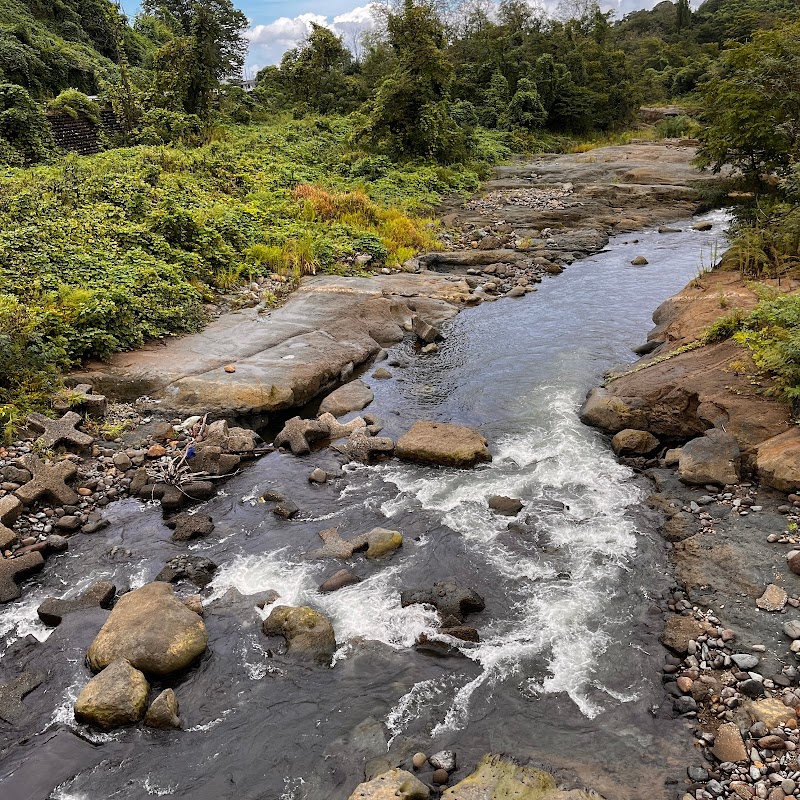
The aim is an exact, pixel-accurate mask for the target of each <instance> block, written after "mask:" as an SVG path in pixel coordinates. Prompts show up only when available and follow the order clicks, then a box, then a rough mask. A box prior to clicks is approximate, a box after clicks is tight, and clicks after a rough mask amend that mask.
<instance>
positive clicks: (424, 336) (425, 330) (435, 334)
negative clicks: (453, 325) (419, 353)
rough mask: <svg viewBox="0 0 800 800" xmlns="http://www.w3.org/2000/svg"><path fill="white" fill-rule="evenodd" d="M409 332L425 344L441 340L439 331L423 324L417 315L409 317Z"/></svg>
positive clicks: (427, 324) (423, 321)
mask: <svg viewBox="0 0 800 800" xmlns="http://www.w3.org/2000/svg"><path fill="white" fill-rule="evenodd" d="M411 330H413V331H414V335H415V336H416V337H417V338H418V339H419V340H420V341H421V342H424V343H425V344H433V342H435V341H436V340H437V339H441V338H442V334H441V331H439V329H438V328H436V327H434V326H433V325H430V324H429V323H427V322H425V320H424V319H422V318H421V317H420V316H419V315H418V314H414V316H413V317H411Z"/></svg>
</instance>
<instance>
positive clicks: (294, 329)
mask: <svg viewBox="0 0 800 800" xmlns="http://www.w3.org/2000/svg"><path fill="white" fill-rule="evenodd" d="M693 156H694V150H693V149H692V148H690V147H680V146H677V145H666V144H661V145H653V144H641V145H627V146H621V147H607V148H600V149H597V150H593V151H591V152H589V153H583V154H576V155H562V156H553V157H542V158H538V159H536V160H534V161H533V162H531V163H525V164H516V165H513V166H509V167H502V168H500V169H499V170H498V177H497V178H496V179H495V180H493V181H490V182H488V183H487V184H486V186H485V187H484V189H483V191H482V193H481V194H480V195H479V196H478V197H475V198H472V199H471V200H470V201H468V202H466V203H464V202H463V201H453V202H451V203H450V204H449V205H448V206H446V207H445V208H443V209H442V213H443V219H444V222H445V225H446V226H447V233H445V234H444V235H443V240H444V242H445V244H447V245H448V249H447V250H446V251H443V252H440V253H430V254H425V255H423V256H421V257H419V258H418V259H411V260H410V261H409V262H407V263H406V264H404V265H403V267H402V269H395V270H388V269H384V270H382V271H381V273H378V274H375V275H373V276H372V277H368V278H337V277H327V276H317V277H310V278H306V279H304V281H303V283H302V285H301V287H300V289H299V290H298V291H296V292H295V293H294V294H293V295H291V296H290V298H289V300H288V301H287V302H286V304H285V305H283V306H282V307H280V308H278V309H275V310H269V309H268V308H266V307H264V306H263V305H260V306H257V307H255V308H250V309H242V310H239V311H236V312H232V313H226V314H223V315H222V316H221V317H219V318H218V319H216V320H215V321H214V322H212V323H211V324H210V325H209V326H208V327H207V328H206V329H205V330H204V331H202V332H201V333H199V334H195V335H191V336H186V337H182V338H178V339H172V340H169V341H165V342H158V343H154V344H152V345H150V346H148V347H146V348H144V349H142V350H138V351H135V352H132V353H123V354H119V355H116V356H114V357H112V359H111V360H110V361H109V362H108V363H91V364H88V365H86V367H85V368H84V369H83V370H81V371H80V372H79V373H77V374H75V375H74V376H73V381H74V382H76V383H89V384H91V385H93V386H94V387H95V389H96V391H99V392H103V393H105V394H108V395H109V396H111V397H113V398H115V399H123V400H131V399H134V398H137V397H140V396H142V395H147V396H149V397H150V398H152V399H154V400H157V401H159V407H160V408H161V409H162V410H163V411H164V412H171V411H175V412H180V413H186V414H195V413H206V412H211V413H212V414H216V415H218V416H226V417H232V416H236V417H247V416H252V415H269V414H272V413H276V412H278V413H280V412H283V411H285V410H286V409H289V408H297V407H300V406H302V405H304V404H306V403H307V402H309V401H310V400H312V399H313V398H315V397H317V396H319V395H320V394H322V393H324V392H325V391H328V390H330V389H331V388H332V387H334V386H335V385H337V384H338V383H340V382H342V381H345V380H347V379H348V377H349V376H350V375H351V374H352V372H353V370H354V369H358V367H359V365H362V364H365V363H367V362H368V361H369V360H370V359H372V358H373V357H374V356H375V354H376V353H378V352H379V351H380V350H381V348H382V347H385V346H386V345H388V344H391V343H393V342H397V341H399V340H400V339H402V337H403V335H404V333H405V332H406V331H408V330H410V329H411V327H412V324H413V323H412V317H413V316H414V315H418V316H420V317H422V318H423V319H424V321H425V322H429V323H432V324H434V325H437V324H439V323H441V322H442V321H443V320H445V319H448V318H450V317H452V316H453V315H454V314H455V313H457V311H458V310H459V309H461V308H463V307H465V306H467V305H474V304H478V303H481V302H484V301H489V300H493V299H497V298H498V297H502V296H505V295H510V296H511V297H514V298H519V297H523V296H524V295H525V294H526V293H529V292H531V291H534V290H535V289H536V285H537V284H538V283H539V282H541V280H542V279H543V277H547V276H551V275H557V274H559V273H560V272H561V271H563V269H564V268H565V267H567V266H568V265H569V264H570V263H572V262H573V261H574V260H575V259H578V258H582V257H585V256H586V255H588V254H590V253H594V252H598V251H600V250H602V248H603V247H605V245H606V244H607V242H608V237H609V235H611V234H614V233H620V232H625V231H635V230H638V229H640V228H642V227H644V226H647V225H657V224H662V223H667V222H670V221H672V220H675V219H679V218H682V217H687V216H689V215H691V214H693V213H695V211H696V210H697V209H698V207H699V205H700V194H699V188H698V187H700V186H701V185H702V184H706V183H709V182H710V181H713V180H714V178H712V177H709V176H705V175H702V174H700V173H698V172H697V171H696V170H694V169H693V168H692V167H691V160H692V158H693ZM382 273H389V274H382ZM226 367H227V368H228V370H227V371H226Z"/></svg>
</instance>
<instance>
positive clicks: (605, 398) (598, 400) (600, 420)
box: [580, 389, 647, 433]
mask: <svg viewBox="0 0 800 800" xmlns="http://www.w3.org/2000/svg"><path fill="white" fill-rule="evenodd" d="M580 419H581V422H583V424H584V425H591V426H592V427H594V428H600V430H602V431H606V432H607V433H619V432H620V431H624V430H628V429H633V430H641V429H642V428H646V427H647V417H646V416H645V414H644V412H643V411H640V410H639V409H634V408H632V407H631V406H630V405H628V403H626V402H625V400H623V399H622V398H620V397H615V396H614V395H612V394H610V393H609V392H608V391H607V390H606V389H594V390H593V391H592V392H590V394H589V396H588V397H587V398H586V401H585V402H584V404H583V406H582V407H581V410H580Z"/></svg>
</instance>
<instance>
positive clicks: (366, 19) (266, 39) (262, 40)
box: [122, 0, 697, 73]
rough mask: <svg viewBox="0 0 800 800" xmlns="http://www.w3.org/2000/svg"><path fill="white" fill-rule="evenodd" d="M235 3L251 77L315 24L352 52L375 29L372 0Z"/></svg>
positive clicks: (619, 2) (624, 6)
mask: <svg viewBox="0 0 800 800" xmlns="http://www.w3.org/2000/svg"><path fill="white" fill-rule="evenodd" d="M658 1H659V0H600V5H601V6H602V7H603V8H604V9H606V10H610V9H612V8H613V9H614V10H615V11H616V12H617V14H618V15H624V14H627V13H629V12H631V11H635V10H636V9H639V8H652V7H653V6H654V5H656V3H657V2H658ZM234 3H235V4H236V5H237V6H238V7H239V8H240V9H241V10H242V11H244V13H245V14H247V17H248V19H249V20H250V23H251V27H250V30H249V31H248V34H247V35H248V39H249V40H250V52H249V54H248V58H247V69H248V71H249V72H251V73H253V72H255V71H257V70H258V69H260V68H261V67H263V66H266V65H267V64H277V63H278V62H279V61H280V59H281V56H282V55H283V54H284V53H285V52H286V51H287V50H288V49H290V48H291V47H294V46H295V45H296V44H297V43H298V42H299V41H301V40H302V39H303V37H304V36H305V35H306V34H307V33H308V31H309V29H310V23H311V22H312V21H313V22H317V23H319V24H321V25H326V26H327V27H329V28H331V30H333V31H334V32H335V33H337V34H339V35H340V36H342V38H343V39H344V42H345V44H346V45H348V46H349V47H351V49H352V48H356V47H357V46H358V40H359V36H360V34H361V33H362V32H363V31H364V30H368V29H369V28H370V27H372V25H373V16H372V13H371V10H370V7H369V3H370V0H287V1H286V2H278V0H238V2H237V0H234ZM139 4H140V0H122V5H123V7H124V9H125V11H126V13H127V14H128V15H129V16H130V17H131V18H133V17H134V16H135V15H136V13H137V11H138V10H139ZM543 4H544V5H545V6H555V5H556V0H543ZM692 5H693V6H694V5H697V3H696V2H693V3H692Z"/></svg>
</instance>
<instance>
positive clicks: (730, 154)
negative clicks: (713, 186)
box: [697, 23, 800, 183]
mask: <svg viewBox="0 0 800 800" xmlns="http://www.w3.org/2000/svg"><path fill="white" fill-rule="evenodd" d="M702 97H703V113H702V114H701V116H700V122H701V124H702V125H703V129H702V130H701V132H700V135H699V138H700V148H699V149H698V156H697V159H698V163H699V164H700V166H702V167H704V168H708V167H710V168H711V169H712V170H713V171H714V172H719V171H720V170H721V169H722V168H723V167H725V166H731V167H734V168H735V169H739V170H741V171H742V172H743V173H744V175H745V177H746V178H747V179H748V180H750V181H751V182H754V183H760V182H761V178H762V176H763V175H764V174H767V175H769V174H772V173H778V174H779V175H783V174H786V173H787V172H788V171H789V167H790V164H791V162H792V160H793V159H797V158H800V23H795V24H794V25H789V26H786V27H784V28H781V29H778V30H774V31H762V32H761V33H758V34H756V36H755V37H754V38H753V41H752V42H750V43H749V44H745V45H740V46H736V47H734V48H733V49H731V50H729V51H727V52H726V53H725V54H723V57H722V71H721V73H720V74H718V75H717V76H715V77H714V78H712V79H711V80H710V81H708V82H707V83H706V84H705V85H704V87H703V91H702Z"/></svg>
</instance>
